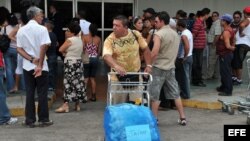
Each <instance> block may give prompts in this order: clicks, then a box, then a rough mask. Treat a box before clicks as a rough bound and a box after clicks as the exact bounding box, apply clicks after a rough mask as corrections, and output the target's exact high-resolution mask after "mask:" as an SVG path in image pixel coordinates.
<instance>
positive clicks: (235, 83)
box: [233, 79, 242, 85]
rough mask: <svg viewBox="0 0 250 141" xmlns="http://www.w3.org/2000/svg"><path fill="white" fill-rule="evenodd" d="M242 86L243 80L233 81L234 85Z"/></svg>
mask: <svg viewBox="0 0 250 141" xmlns="http://www.w3.org/2000/svg"><path fill="white" fill-rule="evenodd" d="M240 84H242V80H239V79H236V80H235V81H233V85H240Z"/></svg>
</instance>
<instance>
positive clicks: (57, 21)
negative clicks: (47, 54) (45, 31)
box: [48, 4, 65, 60]
mask: <svg viewBox="0 0 250 141" xmlns="http://www.w3.org/2000/svg"><path fill="white" fill-rule="evenodd" d="M48 17H49V20H50V21H52V22H53V23H54V28H53V32H54V33H55V34H56V37H57V40H58V43H59V45H58V47H60V46H61V45H62V44H63V43H64V41H65V37H64V32H63V26H64V25H63V24H64V19H63V15H62V13H61V12H60V11H58V10H57V6H56V5H55V4H51V5H50V6H49V16H48ZM57 55H58V56H60V58H61V59H62V60H63V59H64V57H63V56H62V54H61V53H60V52H59V48H57Z"/></svg>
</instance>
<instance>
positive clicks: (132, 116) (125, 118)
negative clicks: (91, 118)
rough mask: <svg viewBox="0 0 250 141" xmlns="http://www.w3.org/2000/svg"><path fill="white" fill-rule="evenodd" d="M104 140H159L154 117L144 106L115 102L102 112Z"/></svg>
mask: <svg viewBox="0 0 250 141" xmlns="http://www.w3.org/2000/svg"><path fill="white" fill-rule="evenodd" d="M104 130H105V141H134V140H136V141H160V134H159V130H158V127H157V123H156V119H155V118H154V116H153V114H152V112H151V110H150V109H149V108H148V107H145V106H137V105H133V104H128V103H124V104H117V105H112V106H108V107H106V110H105V113H104Z"/></svg>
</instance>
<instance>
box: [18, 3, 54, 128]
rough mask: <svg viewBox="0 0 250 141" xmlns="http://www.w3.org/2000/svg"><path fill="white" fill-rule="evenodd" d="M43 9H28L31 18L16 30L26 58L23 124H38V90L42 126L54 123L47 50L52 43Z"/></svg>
mask: <svg viewBox="0 0 250 141" xmlns="http://www.w3.org/2000/svg"><path fill="white" fill-rule="evenodd" d="M42 12H43V11H42V10H41V9H40V8H37V7H35V6H32V7H30V8H29V9H28V10H27V16H28V18H29V19H30V21H29V22H28V23H27V24H26V25H25V26H23V27H22V28H20V29H19V31H18V32H17V51H18V53H19V54H20V55H21V56H22V57H23V74H24V79H25V85H26V104H25V121H24V123H23V124H24V125H25V126H28V127H31V128H33V127H35V122H36V108H35V99H34V96H35V90H37V94H38V122H39V126H42V127H43V126H49V125H52V124H53V122H52V120H50V119H49V112H48V99H47V95H48V91H47V90H48V80H49V78H48V65H47V62H46V60H45V53H46V50H47V49H48V45H49V44H50V43H51V41H50V38H49V33H48V31H47V29H46V28H45V27H44V26H42V25H40V24H41V23H42V20H43V13H42Z"/></svg>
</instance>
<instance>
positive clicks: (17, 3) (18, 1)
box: [11, 0, 44, 13]
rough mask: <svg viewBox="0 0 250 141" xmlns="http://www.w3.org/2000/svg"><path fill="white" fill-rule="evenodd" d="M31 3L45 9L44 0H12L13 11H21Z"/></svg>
mask: <svg viewBox="0 0 250 141" xmlns="http://www.w3.org/2000/svg"><path fill="white" fill-rule="evenodd" d="M30 5H35V6H37V7H39V8H41V9H42V10H44V0H35V1H34V0H11V12H12V13H20V12H22V10H23V9H27V8H28V7H30Z"/></svg>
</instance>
